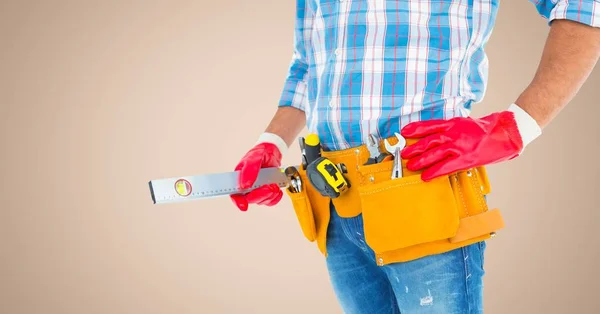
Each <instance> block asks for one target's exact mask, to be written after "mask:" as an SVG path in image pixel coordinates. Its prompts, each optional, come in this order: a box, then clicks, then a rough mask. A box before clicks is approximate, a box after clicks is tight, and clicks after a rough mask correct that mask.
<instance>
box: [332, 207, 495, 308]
mask: <svg viewBox="0 0 600 314" xmlns="http://www.w3.org/2000/svg"><path fill="white" fill-rule="evenodd" d="M485 246H486V244H485V242H479V243H475V244H472V245H469V246H466V247H463V248H459V249H455V250H452V251H449V252H446V253H442V254H437V255H431V256H426V257H423V258H420V259H417V260H413V261H409V262H403V263H394V264H388V265H385V266H378V265H377V263H376V261H375V258H374V253H373V251H372V250H371V248H369V246H368V245H367V244H366V242H365V236H364V232H363V220H362V215H359V216H357V217H353V218H342V217H340V216H338V215H337V213H336V211H335V209H334V207H333V205H332V206H331V220H330V223H329V228H328V231H327V252H328V256H327V259H326V261H327V268H328V271H329V275H330V280H331V283H332V285H333V289H334V291H335V294H336V296H337V299H338V301H339V304H340V305H341V307H342V310H343V311H344V313H348V314H354V313H361V314H362V313H364V314H370V313H373V314H387V313H390V314H391V313H401V314H412V313H433V314H446V313H456V314H472V313H483V275H484V269H483V260H484V256H483V255H484V251H485Z"/></svg>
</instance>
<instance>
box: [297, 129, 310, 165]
mask: <svg viewBox="0 0 600 314" xmlns="http://www.w3.org/2000/svg"><path fill="white" fill-rule="evenodd" d="M298 144H300V153H301V154H302V169H304V170H306V166H308V162H307V159H306V143H305V141H304V137H300V138H299V139H298Z"/></svg>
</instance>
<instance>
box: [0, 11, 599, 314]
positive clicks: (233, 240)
mask: <svg viewBox="0 0 600 314" xmlns="http://www.w3.org/2000/svg"><path fill="white" fill-rule="evenodd" d="M83 2H85V4H83ZM293 10H294V3H293V1H241V0H237V1H138V2H131V1H6V0H4V1H2V2H1V4H0V48H1V49H0V150H1V155H0V156H1V157H0V158H1V159H0V177H1V179H0V193H1V194H0V200H1V202H0V208H1V210H0V278H1V279H0V313H7V314H21V313H27V314H30V313H45V314H54V313H61V314H67V313H68V314H70V313H78V314H80V313H111V314H119V313H136V314H137V313H139V314H152V313H178V314H183V313H341V311H340V309H339V307H338V305H337V302H336V300H335V297H334V295H333V292H332V290H331V288H330V285H329V281H328V277H327V272H326V269H325V266H324V261H323V259H322V258H321V255H320V253H318V251H317V249H316V247H315V246H314V245H313V244H312V243H308V242H307V241H305V240H304V238H303V237H302V235H301V232H300V229H299V227H298V225H297V222H296V217H295V216H294V214H293V211H292V208H291V206H290V203H289V200H288V199H287V198H286V199H284V201H282V203H281V204H280V205H279V206H278V207H277V208H258V207H253V208H251V210H250V211H249V212H246V213H240V212H238V211H237V210H236V209H235V208H234V206H233V205H232V203H231V202H230V200H229V199H228V198H220V199H213V200H204V201H198V202H191V203H180V204H173V205H161V206H158V205H153V204H152V203H151V200H150V196H149V192H148V188H147V185H146V184H147V181H148V180H151V179H158V178H163V177H172V176H180V175H191V174H201V173H207V172H220V171H230V170H231V169H232V167H233V166H234V165H235V163H236V162H237V161H238V160H239V158H240V157H241V156H242V154H243V153H244V152H245V151H246V150H247V149H248V148H249V147H250V145H251V144H252V143H253V142H254V141H255V140H256V137H257V136H258V134H259V133H260V132H261V131H262V130H263V129H264V127H265V126H266V124H267V123H268V121H269V120H270V118H271V115H272V113H273V112H274V110H275V106H276V102H277V100H278V97H279V94H280V91H281V88H282V83H283V78H284V76H285V73H286V70H287V66H288V63H289V58H290V57H291V50H290V49H291V43H292V29H293V16H294V11H293ZM268 11H270V12H276V14H273V13H269V12H268ZM547 31H548V28H547V26H546V24H545V21H544V20H543V19H541V18H540V17H539V16H538V15H537V13H536V12H535V9H534V7H533V6H532V5H531V4H530V3H528V1H525V0H523V1H504V2H503V3H502V5H501V7H500V12H499V19H498V23H497V25H496V28H495V32H494V35H493V36H492V39H491V42H490V43H489V45H488V52H489V56H490V60H491V67H492V68H491V72H490V86H489V90H488V94H487V97H486V99H485V101H484V102H483V103H482V104H479V105H477V107H476V110H475V112H474V115H482V114H486V113H489V112H492V111H496V110H502V109H505V108H506V106H507V105H508V104H509V103H510V102H512V101H513V100H514V99H515V97H516V96H517V95H518V93H519V92H520V91H521V90H522V89H523V88H524V87H525V86H526V84H527V83H528V82H529V79H530V78H531V76H532V74H533V72H534V70H535V68H536V65H537V62H538V58H539V55H540V52H541V49H542V45H543V43H544V40H545V36H546V34H547ZM599 84H600V72H598V71H596V72H595V73H594V74H593V75H592V76H591V77H590V79H589V81H588V83H587V84H586V85H585V86H584V88H583V89H582V90H581V92H580V94H579V95H578V96H577V98H576V99H575V100H574V101H573V102H572V103H571V104H570V105H569V106H568V107H567V108H566V109H565V110H564V111H563V112H562V113H561V114H560V115H559V117H558V118H557V119H556V120H555V121H554V122H553V123H552V124H551V125H550V126H549V127H548V128H547V129H546V130H545V134H544V136H543V137H542V138H540V139H539V140H537V141H536V142H535V143H534V144H532V146H530V147H529V148H528V149H527V152H526V154H525V155H524V156H522V157H520V158H519V159H517V160H514V161H512V162H510V163H505V164H501V165H495V166H492V167H490V168H489V172H490V176H491V179H492V182H493V192H494V193H493V195H492V196H491V197H490V203H491V205H492V206H494V207H499V208H501V209H502V210H503V212H504V216H505V219H506V223H507V225H508V226H507V229H506V230H504V231H503V232H502V233H501V234H500V235H499V237H498V238H496V239H494V240H493V241H491V242H490V243H489V246H488V253H487V256H486V268H487V271H488V273H487V276H486V277H485V286H486V290H485V305H486V309H487V312H486V313H547V314H551V313H598V311H599V310H600V298H598V290H597V283H598V281H599V280H600V267H598V261H597V258H598V256H599V255H600V254H599V253H600V252H599V251H600V240H599V239H600V238H599V237H598V232H597V231H596V230H595V228H597V222H598V220H599V218H600V214H599V209H598V202H597V194H596V193H597V191H598V187H599V185H598V182H597V181H596V179H597V178H598V176H599V175H600V173H599V172H600V165H599V164H598V162H597V161H598V160H599V159H600V150H599V147H598V140H597V139H595V138H594V137H595V136H598V134H599V133H600V132H599V131H600V126H599V125H600V124H599V123H598V120H597V118H598V116H599V115H600V104H599V103H598V101H597V99H598V97H599V96H600V94H599V91H598V89H597V86H598V85H599ZM595 87H596V88H595ZM298 156H299V152H298V149H297V145H294V146H293V147H292V149H291V151H290V154H289V155H287V156H286V157H285V158H284V163H286V164H287V163H294V162H297V161H298V160H299V159H298Z"/></svg>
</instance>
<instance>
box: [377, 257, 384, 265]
mask: <svg viewBox="0 0 600 314" xmlns="http://www.w3.org/2000/svg"><path fill="white" fill-rule="evenodd" d="M377 261H378V262H379V265H383V258H381V257H380V258H379V259H378V260H377Z"/></svg>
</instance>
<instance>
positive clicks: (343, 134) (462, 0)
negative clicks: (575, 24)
mask: <svg viewBox="0 0 600 314" xmlns="http://www.w3.org/2000/svg"><path fill="white" fill-rule="evenodd" d="M529 1H530V2H532V3H533V4H534V5H535V7H536V9H537V10H538V12H539V14H541V15H542V16H543V17H545V18H546V19H547V20H548V22H550V21H552V20H554V19H570V20H574V21H579V22H581V23H585V24H587V25H592V26H600V0H570V1H567V0H529ZM498 4H499V0H474V1H469V0H404V1H396V0H306V1H305V0H297V1H296V21H295V32H294V53H293V57H292V62H291V65H290V69H289V73H288V75H287V78H286V81H285V85H284V88H283V92H282V95H281V99H280V102H279V106H292V107H295V108H298V109H301V110H304V111H305V113H306V118H307V127H308V130H309V131H310V132H314V133H317V134H318V135H319V137H320V139H321V143H322V145H323V148H324V149H325V150H332V149H333V150H337V149H344V148H349V147H354V146H357V145H360V144H362V143H364V142H365V139H366V137H367V136H368V134H374V135H377V136H379V137H388V136H393V134H394V132H398V131H399V130H400V128H401V127H403V126H404V125H406V124H407V123H410V122H413V121H418V120H426V119H432V118H437V119H439V118H442V119H449V118H452V117H456V116H467V115H469V114H470V110H471V106H472V104H474V103H477V102H479V101H481V100H482V98H483V96H484V93H485V90H486V85H487V75H488V59H487V56H486V53H485V52H484V49H483V48H484V45H485V44H486V43H487V41H488V39H489V37H490V34H491V32H492V29H493V26H494V22H495V18H496V13H497V9H498Z"/></svg>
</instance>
